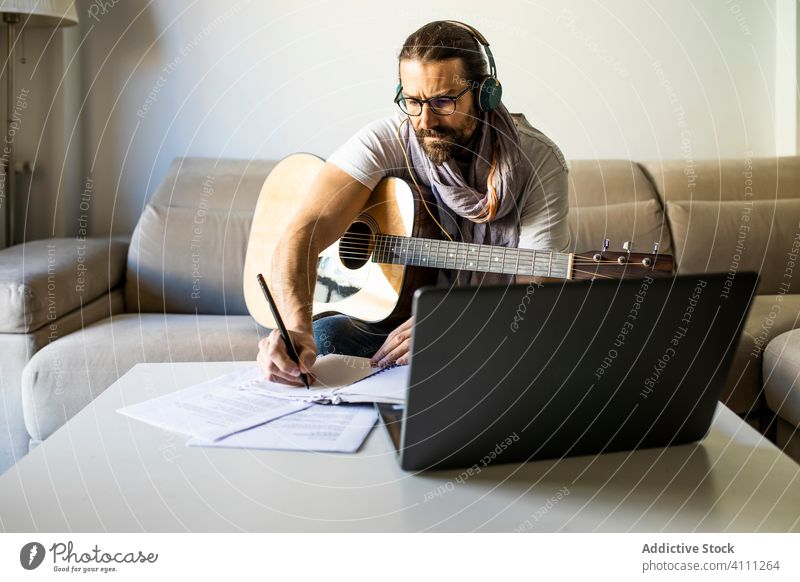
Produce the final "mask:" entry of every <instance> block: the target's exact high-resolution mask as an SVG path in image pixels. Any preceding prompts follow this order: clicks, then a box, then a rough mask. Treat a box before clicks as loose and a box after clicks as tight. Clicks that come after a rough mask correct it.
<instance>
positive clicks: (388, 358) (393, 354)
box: [378, 338, 409, 366]
mask: <svg viewBox="0 0 800 582" xmlns="http://www.w3.org/2000/svg"><path fill="white" fill-rule="evenodd" d="M408 345H409V338H406V339H404V340H403V341H401V342H400V344H399V345H398V346H395V348H394V349H393V350H391V351H390V352H389V353H388V354H386V355H385V356H384V357H382V358H381V359H380V360H379V361H378V365H379V366H387V365H389V364H392V363H394V362H395V361H396V360H397V359H398V358H399V357H401V356H403V355H405V354H407V353H408Z"/></svg>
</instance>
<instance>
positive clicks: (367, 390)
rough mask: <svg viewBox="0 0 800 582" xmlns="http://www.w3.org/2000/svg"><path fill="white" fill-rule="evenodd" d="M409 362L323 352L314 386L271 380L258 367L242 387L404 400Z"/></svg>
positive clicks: (303, 398)
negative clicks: (380, 362) (383, 362)
mask: <svg viewBox="0 0 800 582" xmlns="http://www.w3.org/2000/svg"><path fill="white" fill-rule="evenodd" d="M408 370H409V367H408V366H397V365H391V366H386V367H383V368H373V367H371V366H370V360H369V358H358V357H355V356H345V355H341V354H329V355H327V356H320V357H318V358H317V361H316V362H315V363H314V367H313V368H312V369H311V373H312V375H313V376H314V378H315V381H314V383H313V384H312V385H311V388H310V389H306V388H297V387H294V386H286V385H284V384H277V383H275V382H270V381H268V380H267V379H266V378H264V377H263V375H262V374H261V373H260V371H259V370H258V368H254V369H253V370H252V371H251V373H250V374H249V377H247V378H246V379H243V380H244V381H243V382H242V384H241V386H240V389H242V390H253V391H256V392H259V393H260V394H265V395H269V396H275V397H279V398H286V399H289V400H295V401H300V402H316V403H320V404H341V403H359V402H377V403H384V404H401V403H403V402H405V399H406V388H407V387H408Z"/></svg>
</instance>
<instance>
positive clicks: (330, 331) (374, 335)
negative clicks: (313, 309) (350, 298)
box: [314, 315, 405, 358]
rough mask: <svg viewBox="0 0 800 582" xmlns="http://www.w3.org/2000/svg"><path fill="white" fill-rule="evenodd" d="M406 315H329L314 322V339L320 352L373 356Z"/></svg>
mask: <svg viewBox="0 0 800 582" xmlns="http://www.w3.org/2000/svg"><path fill="white" fill-rule="evenodd" d="M403 321H405V320H403V319H400V320H398V319H396V318H395V319H394V320H393V321H389V320H387V321H383V322H380V323H367V322H366V321H362V320H360V319H356V318H355V317H350V316H349V315H329V316H327V317H323V318H320V319H317V320H316V321H315V322H314V341H315V342H317V354H318V355H320V356H322V355H325V354H342V355H345V356H359V357H362V358H370V357H372V355H373V354H374V353H375V352H377V351H378V348H380V347H381V346H382V345H383V342H384V341H386V336H388V335H389V333H391V332H392V330H394V329H395V328H396V327H397V326H399V325H400V324H401V323H403Z"/></svg>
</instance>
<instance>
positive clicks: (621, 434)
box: [379, 272, 758, 471]
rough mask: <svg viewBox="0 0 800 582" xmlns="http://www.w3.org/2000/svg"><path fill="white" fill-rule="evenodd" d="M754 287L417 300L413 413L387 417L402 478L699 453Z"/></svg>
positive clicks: (387, 408)
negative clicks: (683, 448) (664, 452)
mask: <svg viewBox="0 0 800 582" xmlns="http://www.w3.org/2000/svg"><path fill="white" fill-rule="evenodd" d="M757 281H758V276H757V275H756V274H755V273H745V272H741V273H735V275H733V274H727V273H726V274H702V275H692V276H688V275H686V276H676V277H674V278H660V279H657V278H649V277H648V278H645V279H628V280H622V281H620V280H603V281H600V280H597V281H583V282H570V283H568V284H561V283H550V284H545V285H542V286H536V285H533V284H531V285H512V286H505V287H504V286H483V287H467V288H452V289H448V288H438V287H436V288H434V287H425V288H421V289H419V290H418V291H417V292H416V294H415V296H414V304H413V309H414V317H415V328H414V334H413V337H412V342H411V348H410V349H411V359H410V364H409V365H410V367H411V368H410V371H409V387H408V398H407V401H406V405H405V407H399V406H396V405H395V406H392V405H380V406H379V410H380V412H381V416H382V418H383V421H384V424H385V426H386V428H387V429H388V431H389V434H390V436H391V437H392V441H393V442H394V444H395V446H396V448H397V450H398V453H399V456H400V458H399V460H400V464H401V466H402V468H403V469H405V470H409V471H411V470H422V469H430V468H442V469H443V468H463V467H470V466H473V465H476V464H477V465H478V466H479V467H482V466H486V465H487V464H490V463H507V462H522V461H528V460H533V459H546V458H558V457H563V456H571V455H587V454H597V453H604V452H610V451H619V450H632V449H637V448H647V447H660V446H669V445H675V444H681V443H689V442H693V441H697V440H700V439H702V438H703V437H704V436H705V434H706V433H707V431H708V429H709V426H710V424H711V420H712V417H713V414H714V410H715V407H716V405H717V401H718V399H719V397H720V394H721V392H722V389H723V386H724V384H725V380H726V377H727V373H728V369H729V367H730V363H731V360H732V358H733V354H734V352H735V350H736V346H737V344H738V341H739V336H740V334H741V331H742V327H743V324H744V321H745V317H746V315H747V312H748V309H749V306H750V301H751V299H752V297H753V295H754V293H755V289H756V285H757Z"/></svg>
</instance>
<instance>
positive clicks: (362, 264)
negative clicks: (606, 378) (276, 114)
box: [244, 154, 673, 328]
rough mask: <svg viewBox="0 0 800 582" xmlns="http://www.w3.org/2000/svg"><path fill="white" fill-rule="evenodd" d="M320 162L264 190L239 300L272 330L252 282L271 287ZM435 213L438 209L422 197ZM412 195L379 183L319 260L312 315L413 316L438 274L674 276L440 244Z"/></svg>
mask: <svg viewBox="0 0 800 582" xmlns="http://www.w3.org/2000/svg"><path fill="white" fill-rule="evenodd" d="M324 163H325V162H324V161H323V160H322V159H321V158H318V157H317V156H314V155H311V154H294V155H291V156H289V157H287V158H285V159H283V160H282V161H281V162H280V163H278V164H277V165H276V166H275V168H274V169H273V170H272V172H270V174H269V176H268V177H267V179H266V180H265V182H264V185H263V186H262V187H261V192H260V194H259V197H258V203H257V204H256V209H255V214H254V216H253V223H252V227H251V230H250V238H249V241H248V245H247V255H246V257H245V264H244V298H245V302H246V304H247V308H248V310H249V311H250V314H251V315H252V316H253V318H254V319H255V320H256V321H257V322H258V323H259V324H261V325H263V326H265V327H269V328H273V327H275V320H274V319H273V317H272V314H271V313H270V310H269V307H268V306H267V304H266V302H265V301H264V296H263V294H262V292H261V289H260V287H259V285H258V282H257V280H256V275H257V274H258V273H263V274H264V276H265V277H267V279H268V280H269V277H270V273H271V268H272V256H273V253H274V252H275V249H276V247H277V246H278V245H279V244H280V243H281V240H283V238H284V237H285V236H286V235H285V231H286V229H287V226H288V224H289V222H290V220H291V218H292V215H293V214H294V212H295V211H296V210H297V208H299V207H300V205H301V204H302V200H303V197H304V196H305V194H306V193H307V192H308V190H309V187H310V186H311V183H312V182H313V181H314V178H315V177H316V175H317V174H318V173H319V171H320V170H321V169H322V166H323V165H324ZM426 201H427V204H428V207H429V208H430V210H431V212H434V213H435V212H436V203H435V201H433V200H426ZM439 233H440V231H439V229H438V227H437V226H436V225H435V223H433V221H432V220H431V217H430V215H429V214H428V212H427V211H426V209H425V207H424V204H423V203H422V201H420V200H419V195H418V194H417V193H416V191H415V190H412V189H411V187H410V186H409V185H408V184H407V183H406V182H405V181H403V180H401V179H399V178H384V179H383V180H381V182H380V183H379V184H378V185H377V186H376V187H375V189H374V190H373V192H372V195H371V196H370V198H369V201H368V203H367V205H366V207H365V208H364V209H363V211H362V212H361V214H359V215H358V216H357V217H356V219H355V220H354V221H353V222H352V223H351V224H350V226H349V227H348V228H347V230H346V232H345V233H344V235H343V236H342V237H341V238H340V239H339V240H338V241H336V242H335V243H334V244H332V245H331V246H330V247H328V248H327V249H325V250H324V251H323V252H322V253H321V254H320V255H319V258H318V261H317V277H316V285H315V287H314V305H313V309H312V313H313V317H314V318H315V319H316V318H319V317H323V316H325V315H330V314H334V313H343V314H347V315H350V316H353V317H357V318H359V319H362V320H365V321H369V322H378V321H382V320H384V319H387V318H389V317H395V316H398V315H402V314H407V315H406V317H407V316H408V315H410V312H411V299H412V296H413V293H414V291H415V290H416V289H417V288H419V287H421V286H422V285H433V284H435V283H436V280H437V276H438V269H451V270H458V271H478V272H484V273H504V274H507V275H534V276H541V277H551V278H557V279H593V278H603V279H605V278H630V277H639V278H640V277H644V276H646V275H648V276H651V277H656V276H666V275H669V274H671V273H672V266H673V261H672V257H671V256H669V255H661V254H658V248H657V245H654V249H653V253H646V254H645V253H633V252H630V247H628V250H627V251H625V252H611V251H608V241H605V242H604V245H603V247H604V248H603V250H601V251H591V252H587V253H560V252H554V251H542V250H535V249H518V248H508V247H500V246H489V245H478V244H468V243H462V242H451V241H449V240H442V237H441V235H440V234H439Z"/></svg>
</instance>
